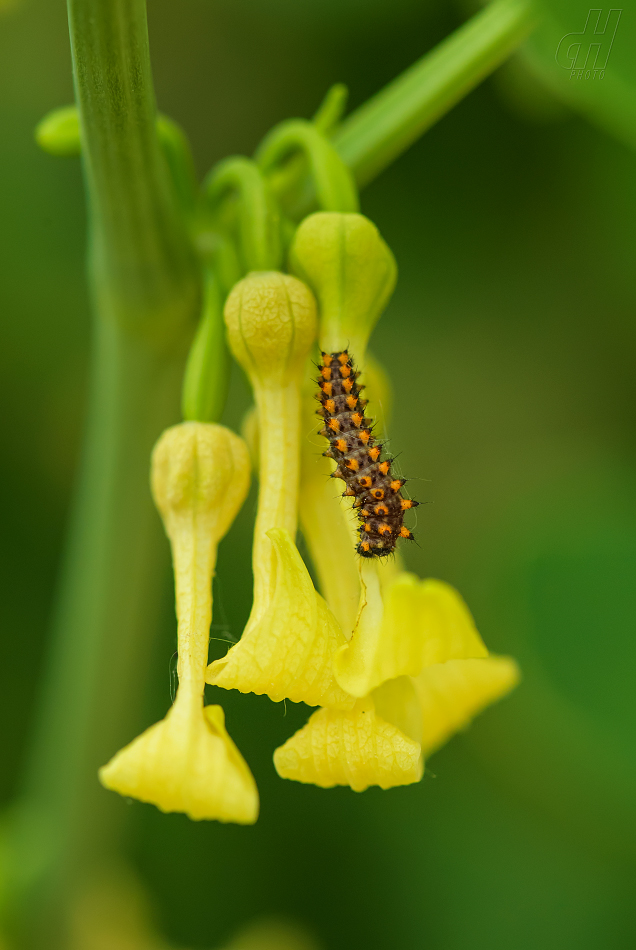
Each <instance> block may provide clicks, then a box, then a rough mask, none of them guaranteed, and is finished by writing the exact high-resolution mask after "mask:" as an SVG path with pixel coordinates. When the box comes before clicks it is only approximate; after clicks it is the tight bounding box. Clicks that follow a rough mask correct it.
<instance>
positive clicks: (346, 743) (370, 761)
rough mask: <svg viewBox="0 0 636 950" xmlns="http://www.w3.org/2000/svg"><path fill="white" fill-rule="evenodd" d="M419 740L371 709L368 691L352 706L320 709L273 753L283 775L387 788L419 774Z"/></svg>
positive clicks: (329, 785)
mask: <svg viewBox="0 0 636 950" xmlns="http://www.w3.org/2000/svg"><path fill="white" fill-rule="evenodd" d="M420 752H421V750H420V746H419V743H417V742H415V741H414V740H413V739H409V738H408V737H407V736H405V735H404V733H403V732H401V731H400V730H399V729H397V728H396V727H395V726H393V725H391V724H390V723H388V722H385V721H384V720H383V719H380V717H379V716H377V715H376V712H375V708H374V704H373V700H372V699H371V698H370V697H367V698H366V699H362V700H359V701H358V702H357V703H356V705H355V706H354V707H353V709H350V710H340V709H319V710H318V712H315V713H314V714H313V716H311V718H310V719H309V722H308V723H307V725H306V726H304V727H303V728H302V729H300V730H299V731H298V732H297V733H296V734H295V735H293V736H292V737H291V739H288V740H287V742H286V743H285V744H284V745H283V746H281V747H280V748H279V749H277V750H276V752H275V753H274V765H275V766H276V770H277V772H278V774H279V775H280V776H281V777H282V778H289V779H294V780H295V781H297V782H305V783H310V784H313V785H319V786H320V787H321V788H333V787H334V786H335V785H348V786H350V788H352V789H353V790H354V791H355V792H363V791H364V790H365V789H366V788H368V787H369V786H370V785H379V786H380V788H392V787H393V786H396V785H410V784H412V783H413V782H419V780H420V779H421V777H422V772H423V763H422V758H421V754H420Z"/></svg>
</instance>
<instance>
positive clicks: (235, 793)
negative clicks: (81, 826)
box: [99, 422, 258, 824]
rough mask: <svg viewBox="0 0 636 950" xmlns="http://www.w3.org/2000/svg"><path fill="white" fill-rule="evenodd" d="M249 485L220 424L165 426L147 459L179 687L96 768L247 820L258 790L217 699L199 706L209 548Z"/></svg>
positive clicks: (125, 782) (146, 792)
mask: <svg viewBox="0 0 636 950" xmlns="http://www.w3.org/2000/svg"><path fill="white" fill-rule="evenodd" d="M248 486H249V457H248V452H247V448H246V446H245V443H244V442H243V440H242V439H240V438H239V437H238V436H236V435H234V433H232V432H230V431H229V429H226V428H224V427H223V426H219V425H213V424H209V423H201V422H184V423H181V424H180V425H177V426H173V427H172V428H171V429H168V430H166V432H164V434H163V435H162V436H161V438H160V439H159V441H158V443H157V445H156V446H155V450H154V452H153V458H152V490H153V496H154V499H155V502H156V504H157V507H158V509H159V511H160V513H161V516H162V518H163V521H164V525H165V528H166V533H167V534H168V537H169V539H170V544H171V547H172V557H173V563H174V572H175V584H176V599H177V618H178V630H177V637H178V648H179V660H178V667H177V670H178V674H179V688H178V691H177V696H176V700H175V703H174V705H173V706H172V708H171V709H170V711H169V712H168V715H167V716H166V718H165V719H163V720H162V721H161V722H159V723H156V724H155V725H154V726H151V727H150V728H149V729H147V730H146V731H145V732H144V733H142V735H140V736H139V737H138V738H137V739H135V740H134V741H133V742H131V743H130V745H128V746H126V747H125V748H124V749H122V750H121V751H120V752H118V753H117V754H116V755H115V756H114V757H113V758H112V759H111V761H110V762H109V763H108V764H107V765H105V766H104V767H103V768H102V769H101V770H100V773H99V777H100V780H101V782H102V784H103V785H105V786H106V788H110V789H112V790H113V791H117V792H119V793H120V794H121V795H127V796H130V797H132V798H137V799H139V800H140V801H144V802H151V803H153V804H155V805H157V807H158V808H160V809H161V810H162V811H166V812H169V811H180V812H185V813H186V814H187V815H189V816H190V818H194V819H202V818H207V819H213V818H215V819H218V820H219V821H233V822H238V823H240V824H252V823H253V822H254V821H256V818H257V816H258V792H257V790H256V785H255V783H254V779H253V778H252V775H251V773H250V771H249V768H248V767H247V765H246V763H245V761H244V760H243V758H242V756H241V754H240V752H239V751H238V749H237V748H236V746H235V745H234V743H233V742H232V740H231V739H230V737H229V735H228V733H227V731H226V729H225V723H224V716H223V710H222V709H221V707H220V706H207V707H205V708H204V706H203V690H204V686H205V668H206V663H207V654H208V638H209V630H210V623H211V620H212V576H213V574H214V566H215V562H216V552H217V546H218V543H219V541H220V540H221V538H222V537H223V535H224V534H225V533H226V532H227V530H228V529H229V527H230V525H231V523H232V521H233V520H234V518H235V516H236V514H237V512H238V510H239V508H240V506H241V504H242V503H243V501H244V499H245V496H246V494H247V489H248Z"/></svg>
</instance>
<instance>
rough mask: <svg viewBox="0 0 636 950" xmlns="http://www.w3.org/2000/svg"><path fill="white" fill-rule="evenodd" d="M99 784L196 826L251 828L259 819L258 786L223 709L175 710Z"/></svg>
mask: <svg viewBox="0 0 636 950" xmlns="http://www.w3.org/2000/svg"><path fill="white" fill-rule="evenodd" d="M99 779H100V781H101V783H102V785H104V786H105V787H106V788H109V789H112V790H113V791H116V792H119V794H120V795H126V796H130V797H131V798H137V799H139V801H142V802H150V803H151V804H153V805H156V806H157V807H158V808H160V809H161V811H164V812H185V814H186V815H188V816H189V817H190V818H193V819H194V820H196V821H199V820H201V819H216V820H217V821H223V822H227V821H231V822H236V823H238V824H243V825H251V824H253V823H254V822H255V821H256V819H257V818H258V807H259V802H258V791H257V789H256V784H255V782H254V779H253V777H252V774H251V772H250V770H249V768H248V767H247V765H246V763H245V760H244V759H243V757H242V756H241V753H240V752H239V751H238V749H237V748H236V746H235V745H234V743H233V742H232V740H231V738H230V736H229V735H228V733H227V731H226V729H225V717H224V715H223V710H222V709H221V707H220V706H206V707H205V708H203V707H201V710H200V712H199V713H198V714H196V715H192V714H191V712H190V710H180V709H179V708H178V707H177V706H176V705H175V706H173V707H172V709H171V710H170V712H169V713H168V715H167V716H166V718H165V719H163V720H162V721H161V722H158V723H155V725H154V726H151V727H150V728H149V729H146V731H145V732H143V733H142V734H141V735H140V736H138V737H137V739H134V740H133V741H132V742H131V743H130V744H129V745H127V746H126V747H125V748H123V749H122V750H121V751H120V752H118V753H117V754H116V755H115V756H114V757H113V758H112V759H111V760H110V762H109V763H108V764H107V765H105V766H104V767H103V768H102V769H100V771H99Z"/></svg>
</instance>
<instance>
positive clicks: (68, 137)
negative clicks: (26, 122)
mask: <svg viewBox="0 0 636 950" xmlns="http://www.w3.org/2000/svg"><path fill="white" fill-rule="evenodd" d="M35 141H36V142H37V143H38V145H39V146H40V148H41V149H42V151H44V152H48V153H49V155H61V156H62V157H68V156H71V155H79V153H80V151H81V148H82V146H81V142H80V125H79V114H78V112H77V106H62V108H61V109H53V111H52V112H49V113H48V114H47V115H45V116H44V118H43V119H42V120H41V121H40V122H39V123H38V125H37V127H36V130H35Z"/></svg>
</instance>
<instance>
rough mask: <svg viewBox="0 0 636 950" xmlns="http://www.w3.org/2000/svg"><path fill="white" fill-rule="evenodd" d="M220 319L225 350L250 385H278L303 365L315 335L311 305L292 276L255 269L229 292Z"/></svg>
mask: <svg viewBox="0 0 636 950" xmlns="http://www.w3.org/2000/svg"><path fill="white" fill-rule="evenodd" d="M225 323H226V325H227V334H228V342H229V344H230V349H231V350H232V352H233V354H234V356H235V357H236V359H237V360H238V362H239V363H240V364H241V366H242V367H243V369H244V370H245V372H246V373H247V375H248V376H249V378H250V380H251V381H252V385H254V386H255V387H256V386H257V385H258V383H259V382H260V383H269V384H272V383H273V384H278V385H284V384H285V383H288V382H289V381H290V379H291V378H292V377H294V376H297V375H298V374H300V373H301V372H302V370H303V368H304V364H305V360H306V358H307V355H308V353H309V348H310V347H311V344H312V343H313V341H314V339H315V337H316V304H315V301H314V298H313V295H312V293H311V291H310V290H309V288H308V287H307V286H306V285H305V284H303V283H302V282H301V281H300V280H297V279H296V278H295V277H290V276H289V275H288V274H281V273H279V272H278V271H255V272H253V273H251V274H248V275H247V277H245V278H244V279H243V280H241V281H239V283H238V284H236V286H235V287H234V289H233V290H232V292H231V294H230V296H229V297H228V299H227V301H226V304H225Z"/></svg>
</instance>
